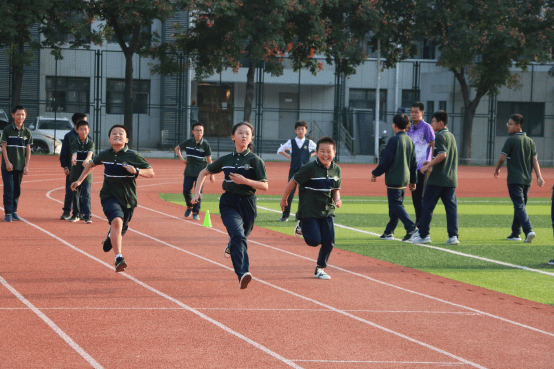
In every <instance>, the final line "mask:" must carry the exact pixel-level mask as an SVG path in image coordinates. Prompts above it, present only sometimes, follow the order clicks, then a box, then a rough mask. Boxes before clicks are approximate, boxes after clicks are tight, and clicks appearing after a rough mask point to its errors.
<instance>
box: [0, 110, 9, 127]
mask: <svg viewBox="0 0 554 369" xmlns="http://www.w3.org/2000/svg"><path fill="white" fill-rule="evenodd" d="M9 123H10V120H9V118H8V115H7V114H6V112H5V111H4V110H2V109H0V131H3V130H4V128H5V127H6V126H7V125H8V124H9Z"/></svg>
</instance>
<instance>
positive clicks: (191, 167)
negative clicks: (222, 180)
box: [175, 122, 214, 220]
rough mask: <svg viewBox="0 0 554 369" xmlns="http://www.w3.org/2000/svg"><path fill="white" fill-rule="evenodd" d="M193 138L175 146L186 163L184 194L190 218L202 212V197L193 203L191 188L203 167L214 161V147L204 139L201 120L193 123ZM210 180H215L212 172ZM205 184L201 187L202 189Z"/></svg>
mask: <svg viewBox="0 0 554 369" xmlns="http://www.w3.org/2000/svg"><path fill="white" fill-rule="evenodd" d="M192 134H193V136H194V137H193V138H189V139H188V140H185V141H184V142H183V143H182V144H180V145H178V146H175V153H176V154H177V156H178V157H179V158H180V159H181V160H182V161H183V162H184V163H185V165H186V167H185V181H184V182H183V196H184V197H185V202H186V203H187V210H186V211H185V218H188V217H189V216H190V214H191V213H192V219H194V220H198V219H200V218H199V216H198V213H199V212H200V204H201V203H202V198H199V199H198V202H197V203H195V204H193V203H192V202H191V200H192V193H191V190H192V189H193V188H194V185H195V183H196V181H197V180H198V174H199V173H200V172H201V171H202V169H204V168H206V165H207V164H211V163H212V149H211V148H210V144H209V143H208V142H207V141H206V140H204V139H203V136H204V126H203V125H202V123H200V122H195V123H193V124H192ZM182 150H185V158H183V155H182V154H181V151H182ZM210 182H212V183H213V182H214V175H213V174H210ZM203 189H204V186H202V188H201V189H200V192H201V193H202V190H203Z"/></svg>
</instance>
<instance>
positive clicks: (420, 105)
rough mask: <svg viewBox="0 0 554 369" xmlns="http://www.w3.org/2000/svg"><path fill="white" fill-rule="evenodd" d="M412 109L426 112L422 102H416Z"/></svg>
mask: <svg viewBox="0 0 554 369" xmlns="http://www.w3.org/2000/svg"><path fill="white" fill-rule="evenodd" d="M412 108H418V109H419V110H420V111H425V105H423V103H422V102H421V101H416V102H414V103H413V104H412Z"/></svg>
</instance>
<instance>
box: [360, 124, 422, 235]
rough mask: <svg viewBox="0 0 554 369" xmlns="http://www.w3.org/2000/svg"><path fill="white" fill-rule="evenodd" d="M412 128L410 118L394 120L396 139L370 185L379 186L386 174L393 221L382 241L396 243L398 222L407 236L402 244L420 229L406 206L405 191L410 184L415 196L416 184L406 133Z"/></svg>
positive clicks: (413, 158) (412, 147) (411, 147)
mask: <svg viewBox="0 0 554 369" xmlns="http://www.w3.org/2000/svg"><path fill="white" fill-rule="evenodd" d="M409 124H410V118H408V116H407V115H406V114H397V115H395V116H394V118H392V129H393V130H394V133H395V135H394V136H392V137H391V138H390V139H389V141H388V142H387V147H386V148H385V150H384V151H383V155H382V156H381V159H380V160H379V165H378V166H377V168H375V169H374V170H373V172H372V176H371V182H377V177H379V176H380V175H382V174H383V173H385V184H386V185H387V197H388V201H389V218H390V221H389V223H388V224H387V227H386V228H385V233H383V235H382V236H381V237H380V238H381V239H382V240H392V239H393V234H394V230H395V229H396V226H397V224H398V220H401V221H402V223H403V224H404V228H405V229H406V236H405V237H404V238H403V239H402V241H409V240H410V239H411V238H412V237H413V235H414V234H415V231H416V229H417V228H416V225H415V223H414V222H413V221H412V218H410V215H409V214H408V212H407V211H406V208H404V204H403V203H404V193H405V192H406V187H407V186H408V184H409V185H410V189H411V190H412V192H413V191H414V190H415V189H416V183H417V174H416V173H417V162H416V154H415V144H414V142H413V141H412V139H411V138H410V136H408V134H407V133H406V131H407V130H408V126H409Z"/></svg>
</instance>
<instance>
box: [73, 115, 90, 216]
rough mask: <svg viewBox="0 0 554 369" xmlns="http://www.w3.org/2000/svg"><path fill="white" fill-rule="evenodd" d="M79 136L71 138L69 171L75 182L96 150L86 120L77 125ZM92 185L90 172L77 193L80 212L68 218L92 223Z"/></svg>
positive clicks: (76, 203)
mask: <svg viewBox="0 0 554 369" xmlns="http://www.w3.org/2000/svg"><path fill="white" fill-rule="evenodd" d="M75 128H76V129H77V133H78V136H77V138H73V139H72V140H71V169H70V172H69V180H70V181H71V182H75V181H76V180H78V179H79V177H80V176H81V173H83V170H84V167H85V165H86V164H87V163H88V162H89V161H90V160H91V159H92V153H93V152H94V142H93V141H92V139H91V138H90V137H89V136H88V134H89V132H90V128H89V125H88V122H87V121H86V120H81V121H79V122H78V123H77V125H76V127H75ZM91 187H92V173H91V174H89V175H88V176H87V177H86V178H85V179H84V180H83V183H82V184H81V185H80V186H79V187H77V191H76V194H75V198H74V199H73V201H75V206H76V208H77V209H80V214H73V216H72V217H71V218H69V219H68V220H69V221H70V222H77V221H79V219H80V218H82V219H84V220H85V224H89V223H92V219H91V217H90V216H91V204H90V189H91Z"/></svg>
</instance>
